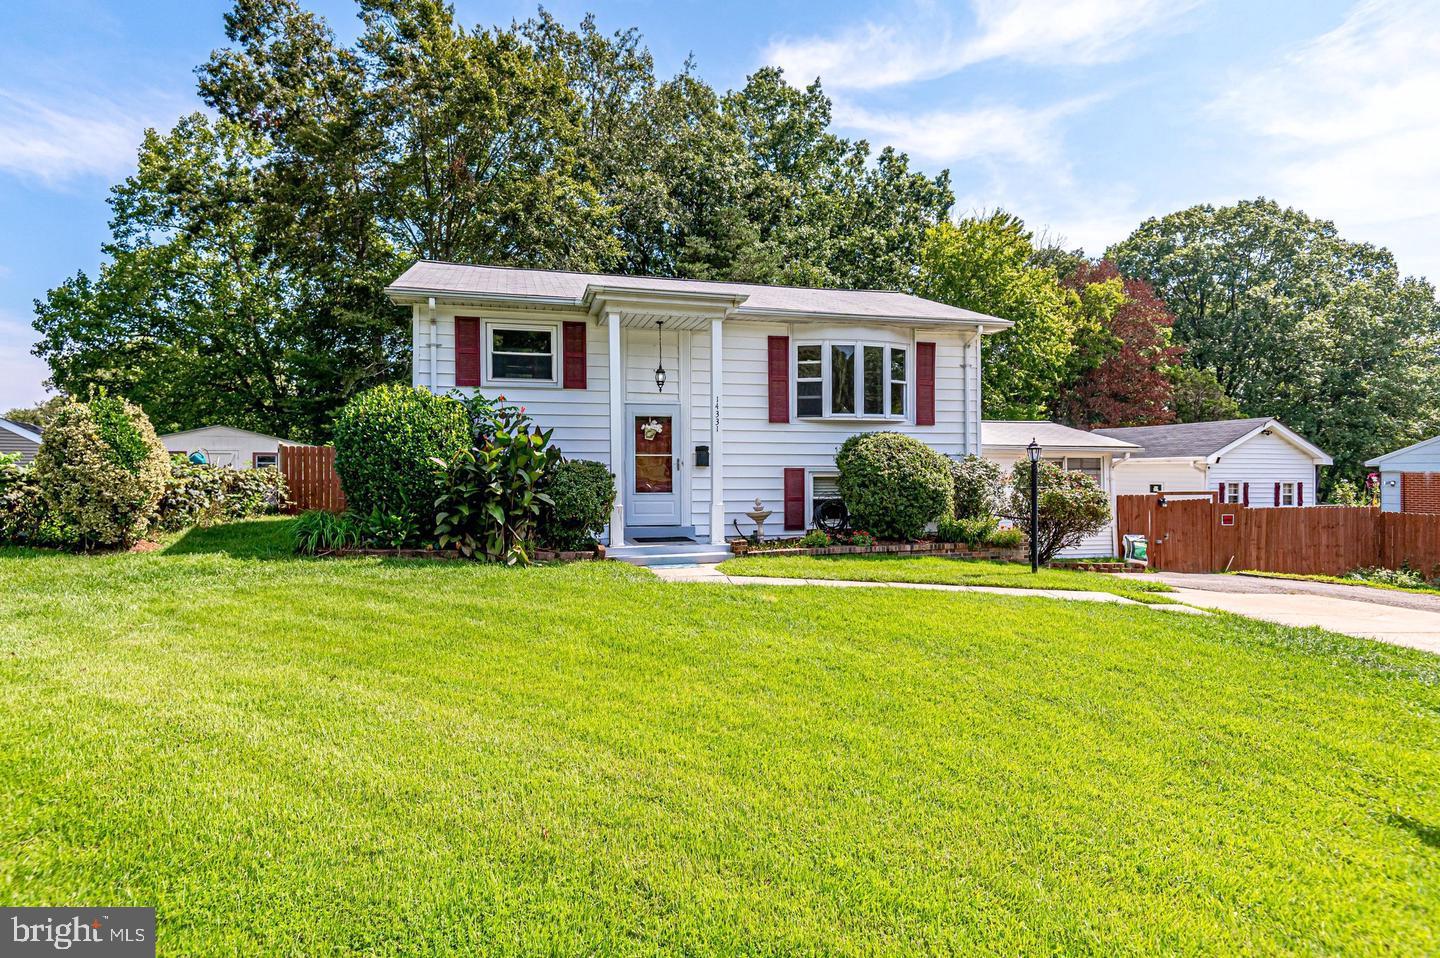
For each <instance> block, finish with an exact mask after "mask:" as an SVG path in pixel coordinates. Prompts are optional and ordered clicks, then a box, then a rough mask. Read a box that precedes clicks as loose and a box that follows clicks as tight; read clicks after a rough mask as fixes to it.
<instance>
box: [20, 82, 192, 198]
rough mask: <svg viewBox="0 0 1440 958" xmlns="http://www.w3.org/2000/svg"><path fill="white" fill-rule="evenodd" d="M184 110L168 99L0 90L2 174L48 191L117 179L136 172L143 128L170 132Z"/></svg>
mask: <svg viewBox="0 0 1440 958" xmlns="http://www.w3.org/2000/svg"><path fill="white" fill-rule="evenodd" d="M183 108H184V107H183V105H182V103H181V101H179V100H178V99H176V98H174V97H170V96H160V97H156V98H153V99H149V100H142V99H131V100H119V99H114V98H109V97H104V96H99V95H95V94H87V93H80V92H75V91H65V92H62V93H48V94H45V95H36V94H31V93H22V92H18V91H15V90H6V89H0V171H3V172H7V173H13V174H16V175H19V176H23V177H27V178H31V179H36V180H39V181H40V182H42V183H44V184H46V185H47V186H55V185H59V184H61V183H64V182H66V181H68V180H73V179H77V178H80V177H86V176H97V177H103V178H106V179H112V180H113V179H116V178H118V177H120V176H123V175H125V174H126V173H128V172H129V171H130V170H132V169H133V168H134V166H135V153H136V150H137V149H138V148H139V146H140V141H141V139H142V137H143V136H144V132H145V128H146V127H149V126H168V125H169V124H170V123H172V122H173V121H174V119H175V117H176V116H177V115H178V114H179V113H180V111H181V110H182V109H183Z"/></svg>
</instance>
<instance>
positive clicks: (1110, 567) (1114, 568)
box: [1045, 562, 1127, 573]
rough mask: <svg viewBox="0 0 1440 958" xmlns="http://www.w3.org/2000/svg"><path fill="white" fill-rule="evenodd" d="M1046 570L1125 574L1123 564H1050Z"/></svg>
mask: <svg viewBox="0 0 1440 958" xmlns="http://www.w3.org/2000/svg"><path fill="white" fill-rule="evenodd" d="M1045 568H1047V569H1076V570H1078V571H1080V572H1111V573H1113V572H1125V571H1127V570H1126V568H1125V563H1123V562H1051V563H1048V564H1047V565H1046V566H1045Z"/></svg>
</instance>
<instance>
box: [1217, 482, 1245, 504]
mask: <svg viewBox="0 0 1440 958" xmlns="http://www.w3.org/2000/svg"><path fill="white" fill-rule="evenodd" d="M1220 493H1221V495H1220V498H1221V499H1223V500H1224V501H1225V502H1229V503H1234V504H1237V505H1238V504H1239V502H1240V500H1241V499H1242V498H1243V497H1244V493H1243V492H1241V490H1240V483H1238V482H1222V483H1220Z"/></svg>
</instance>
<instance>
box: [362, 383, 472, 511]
mask: <svg viewBox="0 0 1440 958" xmlns="http://www.w3.org/2000/svg"><path fill="white" fill-rule="evenodd" d="M470 439H471V423H470V416H469V413H468V412H467V410H466V407H465V405H464V404H463V403H461V402H460V401H459V400H458V399H455V398H453V397H451V396H436V395H433V394H432V393H430V392H428V391H426V390H423V389H416V388H414V387H412V386H403V385H393V384H392V385H386V386H377V387H375V388H374V389H369V390H366V391H365V392H363V393H360V394H359V395H357V396H356V397H355V398H353V399H351V400H350V402H348V403H346V404H345V407H344V408H343V409H341V410H340V414H339V416H338V417H337V418H336V420H335V438H334V442H335V471H336V472H337V473H339V475H340V483H341V485H343V486H344V487H345V498H346V500H347V501H348V502H349V505H350V508H351V509H352V510H353V511H354V512H356V513H358V514H360V515H369V514H371V513H372V512H377V511H378V514H380V515H391V516H400V517H404V518H406V519H408V520H409V521H410V522H411V524H413V525H414V526H416V527H417V528H422V529H425V530H427V531H428V530H429V529H430V528H432V527H433V525H434V516H435V500H436V499H437V498H439V496H440V494H441V491H442V481H441V476H440V474H439V473H437V471H436V469H435V464H434V461H433V460H435V459H439V460H442V461H444V462H449V461H450V460H451V459H453V458H454V457H455V456H456V455H457V454H459V453H460V452H462V451H463V450H465V449H467V448H469V446H470Z"/></svg>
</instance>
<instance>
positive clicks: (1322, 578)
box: [1235, 569, 1440, 595]
mask: <svg viewBox="0 0 1440 958" xmlns="http://www.w3.org/2000/svg"><path fill="white" fill-rule="evenodd" d="M1235 574H1236V575H1249V576H1254V577H1255V578H1257V579H1298V580H1300V581H1303V582H1329V583H1331V584H1332V585H1354V586H1359V587H1360V588H1362V589H1388V590H1389V591H1391V592H1411V593H1414V594H1415V595H1440V588H1435V587H1433V586H1410V585H1395V584H1394V583H1392V582H1372V581H1370V580H1369V579H1347V578H1345V577H1344V576H1338V575H1302V574H1300V573H1298V572H1261V571H1259V570H1256V569H1242V570H1240V571H1239V572H1237V573H1235Z"/></svg>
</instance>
